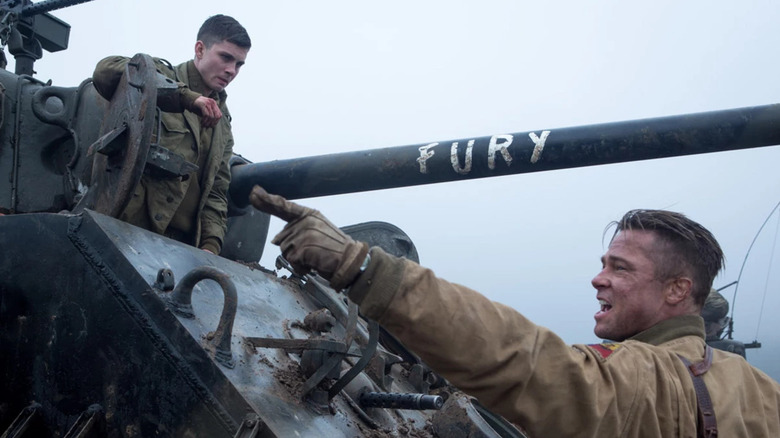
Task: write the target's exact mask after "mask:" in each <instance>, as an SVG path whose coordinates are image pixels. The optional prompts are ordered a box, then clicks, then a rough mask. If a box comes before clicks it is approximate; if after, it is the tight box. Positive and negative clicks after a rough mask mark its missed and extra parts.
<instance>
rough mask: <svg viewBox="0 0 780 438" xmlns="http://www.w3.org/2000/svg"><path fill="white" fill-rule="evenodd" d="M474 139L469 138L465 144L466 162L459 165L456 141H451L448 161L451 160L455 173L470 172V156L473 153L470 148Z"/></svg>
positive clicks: (472, 146) (466, 173)
mask: <svg viewBox="0 0 780 438" xmlns="http://www.w3.org/2000/svg"><path fill="white" fill-rule="evenodd" d="M474 141H475V140H469V142H468V143H467V144H466V160H465V161H466V163H465V164H464V165H463V166H461V165H460V159H458V142H457V141H456V142H454V143H452V147H451V148H450V161H451V162H452V168H453V169H454V170H455V173H458V174H460V175H468V173H469V172H471V162H472V158H471V157H472V154H473V153H472V150H473V149H474Z"/></svg>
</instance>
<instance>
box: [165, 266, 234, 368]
mask: <svg viewBox="0 0 780 438" xmlns="http://www.w3.org/2000/svg"><path fill="white" fill-rule="evenodd" d="M206 279H209V280H214V281H216V282H217V283H218V284H219V286H220V287H221V288H222V292H223V293H224V295H225V303H224V305H223V306H222V314H221V315H220V317H219V324H217V329H216V330H215V331H214V333H213V335H211V336H209V339H208V341H207V342H208V344H209V345H211V346H212V347H214V358H215V359H216V360H217V361H218V362H219V363H221V364H223V365H225V366H227V367H229V368H233V367H234V366H235V363H234V362H233V354H232V353H231V351H230V340H231V338H232V336H233V321H234V320H235V318H236V309H237V308H238V294H237V293H236V286H235V284H233V280H231V279H230V277H228V276H227V274H225V273H224V272H222V271H220V270H219V269H216V268H212V267H210V266H201V267H198V268H195V269H193V270H191V271H190V272H188V273H187V274H186V275H185V276H184V277H183V278H182V279H181V281H180V282H179V284H177V285H176V287H175V288H174V289H173V292H171V295H170V296H169V297H168V299H167V300H166V301H167V302H168V305H169V307H170V309H171V310H172V311H173V312H174V313H176V314H177V315H179V316H182V317H184V318H194V317H195V313H194V312H193V311H192V289H193V288H194V287H195V285H196V284H197V283H198V282H200V281H201V280H206Z"/></svg>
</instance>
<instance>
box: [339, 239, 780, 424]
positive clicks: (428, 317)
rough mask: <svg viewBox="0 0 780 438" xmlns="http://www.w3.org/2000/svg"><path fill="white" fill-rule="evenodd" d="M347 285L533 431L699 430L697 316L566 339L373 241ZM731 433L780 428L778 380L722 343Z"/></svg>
mask: <svg viewBox="0 0 780 438" xmlns="http://www.w3.org/2000/svg"><path fill="white" fill-rule="evenodd" d="M371 257H372V260H371V263H370V264H369V266H368V269H367V270H366V272H365V273H363V274H362V275H361V276H360V277H359V278H358V279H357V281H356V282H355V284H354V285H353V286H352V288H351V289H350V291H349V296H350V298H352V299H353V300H354V301H356V302H358V303H359V304H360V310H361V312H362V313H363V314H364V315H365V316H366V317H369V318H372V319H375V320H376V321H378V322H379V323H380V324H381V325H383V326H384V327H385V328H386V329H387V330H388V331H390V332H391V333H393V334H394V335H395V336H397V337H398V338H399V339H400V340H401V341H402V342H403V343H404V344H405V345H406V346H407V347H409V348H410V349H411V350H412V351H414V352H415V353H417V354H418V355H420V357H421V358H422V359H423V360H424V361H425V362H426V363H427V364H428V365H429V366H430V367H431V368H432V369H433V370H435V371H436V372H438V373H439V374H441V375H442V376H443V377H445V378H446V379H448V380H449V381H450V382H451V383H452V384H453V385H455V386H456V387H458V388H460V389H462V390H464V391H465V392H467V393H469V394H471V395H473V396H475V397H477V398H478V399H479V400H480V401H481V402H482V403H483V404H485V405H486V406H487V407H488V408H490V409H492V410H494V411H495V412H497V413H499V414H501V415H503V416H504V417H506V418H507V419H508V420H509V421H511V422H513V423H516V424H518V425H520V426H521V427H523V428H524V429H525V430H526V431H527V432H528V434H529V436H531V437H535V438H545V437H556V438H557V437H599V438H602V437H610V438H611V437H685V438H695V437H696V436H697V431H696V421H697V402H696V394H695V391H694V388H693V384H692V381H691V377H690V375H689V374H688V371H687V368H686V367H685V365H683V363H682V361H681V360H680V358H679V357H677V355H678V354H679V355H681V356H683V357H685V358H687V359H688V360H690V361H691V362H693V363H696V362H699V361H701V360H702V358H703V356H704V348H705V344H704V324H703V320H702V319H701V318H700V317H699V316H696V315H691V316H681V317H676V318H673V319H670V320H667V321H664V322H662V323H660V324H658V325H656V326H654V327H652V328H650V329H649V330H647V331H645V332H642V333H640V334H639V335H637V336H635V337H634V338H632V339H630V340H626V341H625V342H622V343H619V344H603V345H602V344H600V345H592V346H591V345H572V346H570V345H567V344H565V343H564V342H563V340H562V339H560V338H559V337H558V336H557V335H555V334H554V333H553V332H551V331H550V330H548V329H546V328H544V327H540V326H537V325H535V324H533V323H532V322H530V321H529V320H527V319H526V318H525V317H523V316H522V315H521V314H519V313H518V312H516V311H515V310H513V309H511V308H509V307H507V306H504V305H501V304H498V303H495V302H492V301H490V300H488V299H487V298H485V297H484V296H482V295H480V294H479V293H477V292H474V291H472V290H470V289H468V288H466V287H464V286H459V285H456V284H452V283H449V282H447V281H445V280H442V279H440V278H437V277H436V276H435V275H434V274H433V272H432V271H430V270H429V269H426V268H423V267H421V266H419V265H417V264H415V263H413V262H411V261H408V260H405V259H399V258H396V257H393V256H391V255H388V254H386V253H385V252H384V251H382V250H381V249H378V248H372V250H371ZM704 381H705V383H706V385H707V387H708V389H709V392H710V395H711V398H712V403H713V405H714V408H715V414H716V420H717V425H718V429H719V431H720V434H719V436H721V437H729V438H736V437H744V438H757V437H768V438H769V437H772V438H774V437H780V385H778V383H777V382H775V381H774V380H772V379H771V378H770V377H768V376H767V375H766V374H764V373H763V372H761V371H760V370H758V369H756V368H754V367H752V366H751V365H749V364H748V363H747V362H746V361H745V360H744V359H743V358H742V357H740V356H738V355H735V354H731V353H727V352H723V351H720V350H716V351H715V352H714V357H713V363H712V367H711V368H710V370H709V371H708V372H707V373H706V374H704Z"/></svg>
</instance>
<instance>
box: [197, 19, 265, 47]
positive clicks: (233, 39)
mask: <svg viewBox="0 0 780 438" xmlns="http://www.w3.org/2000/svg"><path fill="white" fill-rule="evenodd" d="M198 41H202V42H203V44H205V45H206V47H211V46H212V45H214V44H216V43H221V42H222V41H227V42H229V43H233V44H235V45H237V46H238V47H242V48H245V49H249V48H250V47H252V40H251V39H249V34H248V33H247V31H246V29H244V26H242V25H241V24H240V23H239V22H238V21H236V19H235V18H233V17H229V16H227V15H222V14H218V15H214V16H211V17H209V18H208V19H206V21H204V22H203V24H202V25H201V26H200V30H198Z"/></svg>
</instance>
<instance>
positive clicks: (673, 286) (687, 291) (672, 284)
mask: <svg viewBox="0 0 780 438" xmlns="http://www.w3.org/2000/svg"><path fill="white" fill-rule="evenodd" d="M692 292H693V281H691V279H690V278H688V277H678V278H675V279H672V280H669V284H668V285H667V287H666V302H667V303H669V304H672V305H677V304H680V303H682V302H683V301H684V300H685V299H686V298H688V297H690V296H691V293H692Z"/></svg>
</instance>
